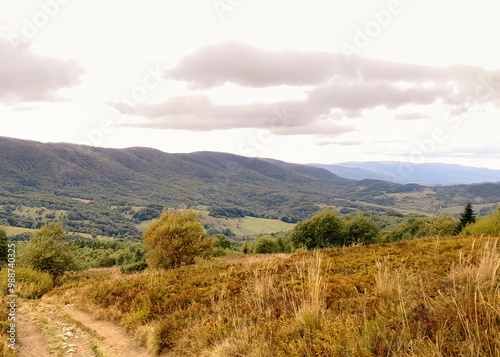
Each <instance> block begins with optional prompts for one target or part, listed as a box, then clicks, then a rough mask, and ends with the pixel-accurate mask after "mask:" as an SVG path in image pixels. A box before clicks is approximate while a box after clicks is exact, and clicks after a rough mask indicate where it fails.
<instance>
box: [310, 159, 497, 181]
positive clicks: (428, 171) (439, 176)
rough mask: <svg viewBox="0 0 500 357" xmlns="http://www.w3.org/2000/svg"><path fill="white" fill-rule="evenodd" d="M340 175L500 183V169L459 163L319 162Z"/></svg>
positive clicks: (374, 178) (351, 177)
mask: <svg viewBox="0 0 500 357" xmlns="http://www.w3.org/2000/svg"><path fill="white" fill-rule="evenodd" d="M314 166H316V167H318V168H323V169H326V170H328V171H330V172H332V173H334V174H336V175H339V176H341V177H344V178H349V179H353V180H363V179H373V180H385V181H390V182H396V183H402V184H405V183H417V184H421V185H427V186H436V185H460V184H473V183H483V182H500V170H491V169H486V168H477V167H470V166H463V165H456V164H442V163H428V164H413V163H411V164H410V163H402V162H399V161H383V162H345V163H340V164H335V165H323V164H315V165H314Z"/></svg>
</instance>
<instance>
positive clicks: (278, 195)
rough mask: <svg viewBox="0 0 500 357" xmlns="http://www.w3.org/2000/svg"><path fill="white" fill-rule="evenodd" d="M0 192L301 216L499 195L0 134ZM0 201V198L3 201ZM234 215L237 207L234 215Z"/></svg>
mask: <svg viewBox="0 0 500 357" xmlns="http://www.w3.org/2000/svg"><path fill="white" fill-rule="evenodd" d="M0 180H1V182H0V198H3V199H4V203H3V204H5V202H6V200H7V199H12V198H13V197H14V198H16V199H18V200H24V201H25V200H35V199H38V200H41V199H43V200H52V201H57V198H59V199H69V198H78V199H84V200H90V201H92V202H101V203H104V204H107V205H118V206H120V205H122V206H123V205H132V206H146V205H148V204H151V203H156V204H161V205H162V206H163V207H184V206H198V205H204V206H208V207H213V208H215V207H217V211H218V213H219V214H224V212H225V211H227V212H233V213H234V212H235V210H241V212H240V213H241V214H245V215H256V216H260V217H269V218H277V219H282V220H284V221H290V222H295V221H297V220H301V219H304V218H306V217H310V216H311V215H312V214H314V213H315V212H316V211H317V210H319V209H321V208H323V207H326V206H330V207H332V208H335V209H337V210H339V211H341V212H352V211H355V210H378V211H387V210H392V209H396V210H397V209H402V210H411V211H417V212H428V213H435V212H437V210H438V209H439V208H440V207H449V206H460V205H463V204H465V203H467V202H468V201H471V202H472V203H478V204H479V203H481V204H485V205H487V204H491V205H493V204H496V203H497V202H500V185H499V184H484V185H462V186H449V187H443V188H440V187H437V188H428V187H424V186H420V185H415V184H407V185H400V184H396V183H390V182H385V181H378V180H361V181H355V180H348V179H344V178H341V177H339V176H337V175H335V174H333V173H331V172H329V171H327V170H324V169H320V168H317V167H313V166H307V165H297V164H289V163H284V162H280V161H275V160H268V159H258V158H248V157H242V156H237V155H232V154H225V153H215V152H195V153H190V154H169V153H164V152H161V151H159V150H155V149H148V148H128V149H105V148H95V147H88V146H80V145H73V144H43V143H39V142H34V141H26V140H18V139H11V138H5V137H0ZM1 204H2V203H0V205H1ZM233 213H232V214H233Z"/></svg>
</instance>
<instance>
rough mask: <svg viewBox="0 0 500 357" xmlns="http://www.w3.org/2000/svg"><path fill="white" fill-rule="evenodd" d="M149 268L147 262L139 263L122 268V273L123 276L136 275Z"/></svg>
mask: <svg viewBox="0 0 500 357" xmlns="http://www.w3.org/2000/svg"><path fill="white" fill-rule="evenodd" d="M147 267H148V264H147V263H146V262H137V263H133V264H129V265H126V266H124V267H121V269H120V270H121V272H122V273H123V274H131V273H136V272H139V271H143V270H145V269H146V268H147Z"/></svg>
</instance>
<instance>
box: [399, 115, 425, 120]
mask: <svg viewBox="0 0 500 357" xmlns="http://www.w3.org/2000/svg"><path fill="white" fill-rule="evenodd" d="M429 118H430V115H427V114H422V113H398V114H396V115H394V120H421V119H429Z"/></svg>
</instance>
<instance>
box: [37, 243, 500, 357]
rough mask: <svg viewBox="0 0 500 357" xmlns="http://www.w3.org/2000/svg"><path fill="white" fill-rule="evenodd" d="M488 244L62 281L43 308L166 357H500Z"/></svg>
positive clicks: (108, 272) (498, 299) (498, 303)
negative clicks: (74, 311)
mask: <svg viewBox="0 0 500 357" xmlns="http://www.w3.org/2000/svg"><path fill="white" fill-rule="evenodd" d="M499 265H500V253H499V247H498V245H497V242H496V240H495V238H489V237H476V238H469V237H444V238H439V239H425V240H420V241H408V242H399V243H392V244H382V245H371V246H364V247H362V246H357V247H348V248H339V249H323V250H321V251H314V252H302V253H297V254H277V255H261V256H238V257H224V258H220V259H217V260H213V261H199V262H198V263H197V264H195V265H193V266H187V267H181V268H179V269H174V270H166V271H145V272H142V273H137V274H132V275H121V273H120V272H119V270H117V269H97V270H93V271H86V272H80V273H71V274H67V275H66V276H65V277H64V278H63V279H62V285H61V286H59V287H58V288H56V289H54V290H53V291H52V292H51V293H49V294H48V295H46V296H45V298H47V299H50V300H52V302H56V303H64V304H66V303H72V304H75V305H77V306H80V307H81V308H84V309H87V310H89V311H92V312H93V313H94V314H96V315H97V316H99V317H101V318H105V319H109V320H113V321H116V322H119V323H121V324H123V325H124V326H126V327H127V328H128V329H129V330H131V331H133V332H134V333H135V334H136V336H137V337H138V338H139V339H140V340H141V341H142V342H143V343H144V344H145V345H146V346H147V347H148V349H149V351H150V352H151V353H152V354H160V353H163V354H164V355H166V356H250V357H251V356H256V357H257V356H259V357H262V356H264V357H265V356H270V357H271V356H500V296H499V290H498V289H499V284H500V277H499V272H498V268H499Z"/></svg>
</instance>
